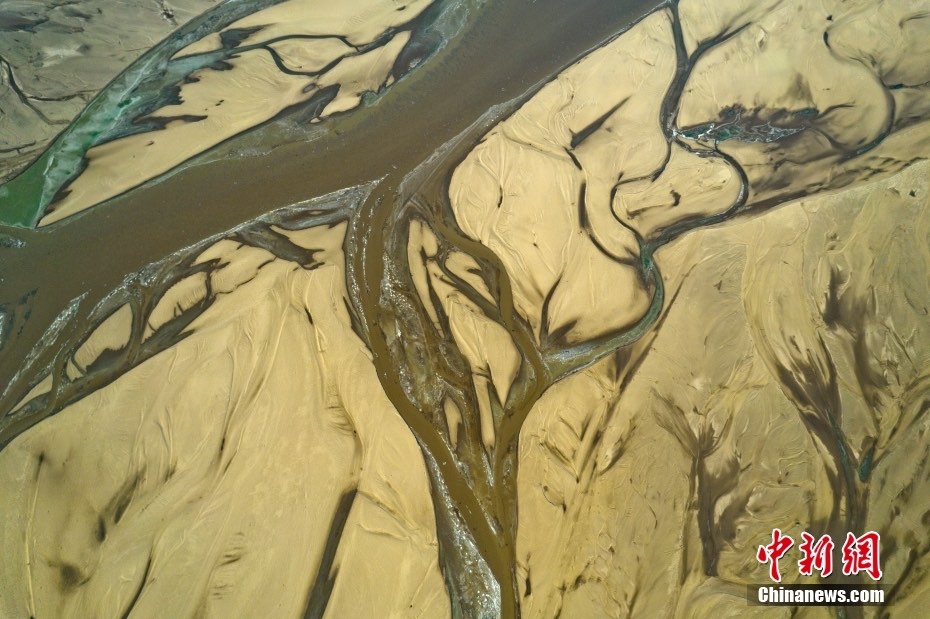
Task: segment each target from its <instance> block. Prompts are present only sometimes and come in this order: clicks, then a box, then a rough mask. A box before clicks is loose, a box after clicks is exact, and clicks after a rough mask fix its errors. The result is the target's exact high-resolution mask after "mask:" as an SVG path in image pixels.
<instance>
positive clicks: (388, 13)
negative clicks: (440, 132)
mask: <svg viewBox="0 0 930 619" xmlns="http://www.w3.org/2000/svg"><path fill="white" fill-rule="evenodd" d="M428 4H429V3H428V2H419V3H414V4H411V5H410V6H408V7H407V8H405V9H404V10H403V11H399V10H397V8H396V7H394V6H393V4H392V3H390V2H369V3H361V4H360V3H325V2H307V1H306V0H301V1H300V2H296V1H292V2H285V3H283V4H278V5H275V6H272V7H270V8H267V9H265V10H263V11H258V12H256V13H254V14H252V15H250V16H249V17H247V18H245V19H242V20H239V21H237V22H234V23H233V24H231V25H230V26H229V27H227V28H226V29H225V30H224V31H223V32H228V31H234V30H237V29H250V28H254V29H256V30H257V33H256V34H254V35H253V36H251V37H249V38H247V39H245V41H244V42H243V43H242V44H241V45H240V47H242V48H243V51H241V52H238V53H236V54H234V55H233V56H232V57H231V58H230V59H229V60H227V61H224V62H223V63H222V66H219V67H213V66H210V67H207V68H204V69H201V70H198V71H195V72H194V73H192V74H191V75H190V76H189V78H188V79H187V80H185V82H184V83H183V84H182V85H181V86H180V90H179V92H178V101H177V102H176V103H172V104H169V105H164V106H162V107H160V108H158V109H157V110H156V111H155V112H153V113H151V114H148V115H146V116H145V117H143V118H141V119H138V120H139V121H154V122H156V123H159V126H160V129H159V130H156V131H146V132H142V133H137V134H135V135H130V136H127V137H121V138H118V139H115V140H112V141H109V142H105V143H103V144H100V145H98V146H94V147H93V148H91V149H90V150H89V151H88V152H87V155H86V158H85V159H86V163H85V167H84V169H83V170H82V171H81V173H80V174H79V175H78V177H77V178H76V179H75V180H74V181H72V182H71V183H70V184H69V185H68V186H67V189H66V190H65V192H64V195H63V196H62V197H61V198H60V199H58V200H57V201H56V202H55V203H54V204H53V206H52V208H51V209H50V210H49V211H48V212H47V213H46V215H44V216H43V217H42V218H41V220H40V221H39V226H45V225H49V224H52V223H55V222H58V221H61V220H62V219H65V218H67V217H70V216H72V215H74V214H76V213H79V212H81V211H83V210H84V209H87V208H90V207H92V206H94V205H96V204H99V203H100V202H103V201H104V200H107V199H108V198H112V197H114V196H117V195H120V194H121V193H123V192H125V191H127V190H128V189H131V188H133V187H135V186H137V185H139V184H141V183H143V182H145V181H147V180H149V179H152V178H157V177H158V176H160V175H162V174H164V173H166V172H169V171H170V170H172V169H174V168H176V167H177V166H178V165H180V164H182V163H184V162H185V161H187V160H189V159H191V158H192V157H194V156H195V155H198V154H200V153H202V152H204V151H206V150H209V149H210V148H212V147H214V146H216V145H217V144H219V143H221V142H223V141H225V140H227V139H229V138H230V137H233V136H235V135H238V134H240V133H242V132H243V131H246V130H248V129H250V128H253V127H256V126H258V125H261V124H262V123H264V122H266V121H268V120H270V119H272V118H274V117H276V116H277V115H278V114H280V113H281V112H283V111H284V110H287V109H289V108H293V107H294V106H297V105H299V104H301V103H305V102H308V101H311V100H313V98H314V97H315V96H320V95H321V93H326V92H328V90H329V89H331V88H335V89H337V92H336V94H335V95H334V96H332V97H329V98H327V100H326V103H325V105H323V106H322V108H321V109H320V110H318V111H317V113H316V114H315V115H314V117H313V119H312V122H319V121H320V120H322V119H325V118H327V117H329V116H331V115H333V114H337V113H341V112H347V111H349V110H351V109H353V108H355V107H357V106H359V105H360V104H361V103H362V96H363V95H364V94H365V93H369V92H378V91H379V90H382V89H383V88H384V87H386V86H388V85H389V84H390V83H391V82H392V81H393V78H392V76H391V75H390V74H391V69H392V68H393V66H394V63H395V61H396V59H397V57H398V55H399V54H400V52H401V50H402V49H403V47H404V45H405V44H406V43H407V41H408V40H409V38H410V33H409V32H406V31H400V32H393V31H392V30H391V29H392V28H394V27H396V26H398V25H401V24H403V23H405V22H407V21H409V20H410V19H413V18H414V17H416V16H417V15H418V14H419V13H420V12H422V10H423V9H424V8H425V7H426V6H428ZM382 35H383V37H382ZM379 37H382V38H384V40H380V41H379V40H378V39H379ZM214 39H215V40H214ZM266 46H267V47H266ZM366 46H369V47H370V48H371V49H368V48H367V47H366ZM219 47H220V33H217V34H215V35H211V36H208V37H204V38H203V39H201V40H200V41H198V42H197V43H195V44H193V45H191V46H188V47H187V48H185V49H184V50H182V51H181V52H179V53H178V54H177V57H190V56H193V55H197V54H204V53H209V52H211V51H213V50H214V49H216V48H219ZM272 51H274V52H275V53H276V54H278V55H279V56H278V58H279V59H280V61H281V62H282V63H283V64H284V67H285V69H286V70H287V71H283V70H281V69H280V68H279V67H278V66H277V65H276V58H275V57H273V56H272V53H271V52H272Z"/></svg>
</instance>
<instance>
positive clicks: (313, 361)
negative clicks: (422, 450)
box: [0, 224, 448, 617]
mask: <svg viewBox="0 0 930 619" xmlns="http://www.w3.org/2000/svg"><path fill="white" fill-rule="evenodd" d="M344 232H345V225H344V224H343V225H342V226H339V227H335V228H329V229H326V228H315V229H312V230H310V231H309V232H302V233H300V234H294V235H291V238H292V239H294V240H295V242H299V243H300V244H302V245H303V246H306V247H309V248H313V249H314V250H315V251H316V252H317V253H316V254H315V258H316V260H317V263H316V264H315V266H314V268H312V269H302V268H300V267H297V266H296V265H295V264H294V263H292V262H289V261H286V260H281V259H278V258H276V257H275V256H274V255H272V254H270V253H268V252H267V251H264V250H260V249H256V248H254V247H248V246H243V245H242V244H240V243H236V242H233V241H229V240H221V241H219V242H217V243H216V244H214V245H212V246H210V247H209V248H207V249H206V250H205V251H203V252H202V253H201V254H200V255H199V256H198V260H202V261H221V262H220V264H222V265H223V266H222V267H221V268H219V270H218V271H217V272H216V273H215V274H213V275H210V276H208V275H206V274H204V273H201V274H199V275H198V276H191V277H190V278H188V279H195V280H198V281H197V285H194V284H191V283H188V279H185V280H182V281H181V282H180V283H178V284H175V286H173V287H172V288H171V289H170V290H169V291H168V292H167V293H166V294H165V295H164V297H163V298H162V299H161V300H160V302H159V303H158V304H157V305H156V308H155V310H154V312H153V314H152V316H153V318H151V319H150V321H149V324H150V326H149V328H148V330H147V331H148V332H149V333H150V332H151V331H152V329H153V328H154V329H155V330H156V331H157V330H158V328H159V326H160V325H163V324H164V323H162V322H161V321H162V320H163V319H168V320H170V318H172V317H174V316H178V315H181V314H182V313H183V312H184V311H185V310H189V309H190V308H191V307H193V306H195V305H196V304H198V303H201V302H203V300H204V299H205V295H206V294H207V292H206V288H205V286H204V283H205V282H206V281H207V280H209V281H210V285H211V292H210V294H212V295H215V302H214V303H212V305H211V306H210V308H209V309H208V310H207V311H205V312H204V313H203V314H202V315H200V316H199V317H198V318H197V319H196V320H195V321H194V322H193V323H191V325H190V329H191V331H192V335H191V336H190V337H188V338H185V339H183V340H182V341H180V342H178V343H176V344H175V345H174V346H172V347H170V348H169V349H168V350H165V351H164V352H162V353H160V354H158V355H156V356H154V357H153V358H151V359H150V360H148V361H147V362H145V363H144V364H142V365H140V366H138V367H137V368H135V369H133V370H132V371H130V372H128V373H126V374H124V375H122V376H120V377H119V378H118V379H116V380H115V381H114V382H112V383H110V384H109V385H108V386H107V387H105V388H103V389H101V390H98V391H96V392H94V393H93V394H91V395H89V396H87V397H86V398H83V399H81V400H80V401H79V402H77V403H76V404H75V405H74V406H73V407H70V408H69V409H68V410H67V411H66V412H64V413H62V414H59V415H57V416H55V417H54V418H52V419H49V420H48V421H47V422H46V423H43V424H41V425H40V426H37V427H36V428H35V430H34V431H32V432H29V433H27V435H24V436H23V437H22V439H21V440H17V441H16V442H14V443H13V444H11V445H10V446H9V447H8V448H7V449H5V450H4V451H3V452H2V456H0V470H2V472H0V477H2V479H3V482H2V483H0V494H2V500H0V502H2V504H3V505H5V506H7V508H6V509H4V510H3V516H2V518H3V523H4V526H3V527H2V531H3V533H2V539H0V546H2V547H3V548H4V549H5V553H6V556H7V561H9V562H10V563H11V564H17V565H23V566H25V569H22V570H3V575H2V576H0V591H3V592H4V594H3V595H2V596H0V599H2V602H0V604H2V607H0V614H3V615H4V616H10V617H13V616H17V615H18V614H19V613H20V610H22V609H28V612H29V613H30V614H32V615H33V616H36V617H41V616H56V617H88V616H111V615H119V614H123V613H128V612H129V611H130V608H131V609H132V611H131V612H132V613H133V615H136V616H166V615H171V616H178V617H181V616H192V615H201V616H204V615H224V616H253V617H257V616H292V615H299V614H300V615H302V613H303V612H304V611H305V610H306V608H307V606H308V600H309V598H308V591H309V590H311V589H313V588H314V587H316V588H320V587H322V588H323V589H325V587H326V583H327V579H328V578H331V577H335V575H336V574H337V573H338V574H339V578H338V579H337V580H336V581H335V584H333V583H332V582H330V583H329V587H330V588H331V592H329V593H330V594H331V597H330V599H329V603H328V608H329V611H328V612H330V613H335V616H372V615H377V614H382V613H383V614H387V615H391V614H394V615H395V616H397V615H399V614H404V613H406V611H407V609H409V608H411V606H412V607H415V608H417V609H418V610H417V613H418V614H419V615H421V616H428V617H441V616H444V615H446V614H447V613H448V601H447V599H446V593H445V590H444V587H443V584H442V580H441V576H440V573H439V568H438V563H437V553H436V538H435V530H434V527H435V525H434V522H433V514H432V508H431V504H430V499H429V490H428V487H427V480H426V475H425V471H424V468H423V464H422V458H421V457H420V455H419V450H418V448H417V446H416V443H415V442H414V440H413V437H412V436H411V435H410V433H409V431H407V429H406V427H405V426H404V425H403V423H402V421H401V420H400V418H399V417H398V416H397V415H396V413H395V412H394V410H393V408H392V407H391V406H390V403H389V402H388V401H387V399H386V398H385V396H384V395H383V393H382V392H381V389H380V386H379V383H378V381H377V378H376V376H375V374H374V369H373V366H372V360H371V355H370V353H369V352H368V351H367V349H366V348H365V347H364V345H363V344H362V342H361V341H360V340H359V339H358V337H357V336H355V335H354V334H353V332H352V330H351V325H350V322H349V318H348V315H347V310H346V306H345V305H344V303H343V299H344V297H345V294H346V292H345V275H344V271H343V266H342V265H343V262H344V260H343V257H342V252H341V249H340V245H341V243H342V239H343V235H344ZM162 307H165V308H167V313H166V310H162V309H161V308H162ZM127 316H128V317H129V318H131V316H132V313H131V311H130V310H129V306H126V305H124V306H122V308H121V309H119V310H117V311H116V312H115V313H114V314H113V315H112V316H111V317H110V318H108V319H107V320H106V321H104V322H103V323H102V324H101V325H100V327H99V328H98V329H97V330H96V331H94V333H93V335H92V336H91V338H90V339H88V341H87V342H86V343H85V344H84V345H83V346H82V347H81V348H80V349H79V350H78V353H77V355H75V357H74V359H75V362H76V364H77V365H78V367H79V368H81V367H86V366H87V365H90V364H92V362H93V359H95V358H97V357H99V355H100V354H104V353H105V351H106V350H110V351H112V350H114V349H117V348H119V345H120V343H125V341H126V339H128V336H129V331H128V330H127V329H125V327H126V326H127V324H126V317H127ZM159 316H161V318H159ZM123 338H125V339H123ZM94 352H97V353H99V354H98V355H94V354H93V353H94ZM156 385H158V388H157V389H155V388H154V386H156ZM91 446H95V447H92V448H90V447H91ZM24 527H25V528H24ZM334 528H336V529H337V530H339V531H340V533H341V537H342V539H343V541H342V544H340V545H339V547H338V551H336V548H335V547H333V548H332V551H336V552H335V554H332V555H331V556H329V555H327V552H329V551H328V550H327V548H328V546H327V536H328V535H330V534H331V533H332V531H333V529H334ZM343 529H344V533H342V530H343ZM24 535H25V540H28V541H25V542H24V537H23V536H24ZM353 548H354V549H357V550H352V549H353ZM321 566H324V567H322V568H321ZM317 570H321V577H320V578H319V579H318V582H316V583H315V582H314V580H313V576H314V574H315V573H316V571H317ZM386 573H390V574H392V576H391V578H390V579H386V578H385V574H386ZM244 581H248V583H249V584H247V585H246V584H245V582H244ZM321 583H322V585H321ZM388 583H390V586H385V585H386V584H388ZM359 591H365V595H359V594H358V592H359ZM14 592H15V593H14ZM317 603H318V602H317Z"/></svg>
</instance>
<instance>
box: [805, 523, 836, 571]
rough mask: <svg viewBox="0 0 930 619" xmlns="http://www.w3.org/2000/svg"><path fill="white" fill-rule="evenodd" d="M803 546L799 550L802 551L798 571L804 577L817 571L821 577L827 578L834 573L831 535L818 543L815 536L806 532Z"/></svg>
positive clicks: (825, 536) (822, 538)
mask: <svg viewBox="0 0 930 619" xmlns="http://www.w3.org/2000/svg"><path fill="white" fill-rule="evenodd" d="M801 539H802V541H801V544H800V545H799V546H798V549H799V550H800V551H801V560H800V561H798V569H799V571H800V572H801V575H802V576H811V575H812V574H813V573H814V570H815V569H816V570H817V571H818V572H820V576H821V577H823V578H826V577H827V576H829V575H830V574H832V573H833V546H834V544H833V539H831V538H830V536H829V535H824V536H823V537H821V538H820V539H818V540H817V541H816V542H815V541H814V536H813V535H811V534H810V533H808V532H807V531H805V532H804V533H801Z"/></svg>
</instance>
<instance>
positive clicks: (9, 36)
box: [0, 0, 214, 180]
mask: <svg viewBox="0 0 930 619" xmlns="http://www.w3.org/2000/svg"><path fill="white" fill-rule="evenodd" d="M213 4H214V2H212V1H211V0H171V2H170V3H168V2H165V1H164V0H158V1H156V2H121V3H120V4H119V6H118V7H116V6H113V5H112V4H111V3H108V2H98V1H94V0H82V1H81V2H73V1H71V0H51V1H49V2H41V3H39V2H7V3H4V5H3V6H2V7H0V109H3V114H2V115H0V180H5V179H7V178H9V177H10V176H12V175H13V174H15V173H16V172H18V171H19V170H20V169H22V168H23V167H24V166H26V165H27V164H28V163H29V162H30V161H31V160H32V159H34V158H35V157H36V155H38V154H39V153H40V152H41V151H42V150H43V149H44V148H45V147H46V146H47V145H48V143H49V142H50V141H51V140H52V139H53V138H54V137H55V135H56V134H57V133H58V132H59V131H61V130H62V129H63V128H64V127H65V126H66V125H67V124H68V123H69V122H70V121H71V119H73V118H74V117H75V116H76V115H77V113H78V112H80V111H81V108H83V107H84V106H85V105H86V104H87V102H88V101H90V99H91V98H92V97H93V96H94V95H95V94H97V92H98V91H99V90H100V89H101V88H103V87H104V86H105V85H106V84H107V82H109V81H110V80H111V79H113V78H114V77H115V76H116V75H117V74H118V73H119V72H120V71H121V70H123V69H124V68H125V67H126V66H127V65H129V64H130V63H131V62H132V61H133V60H135V59H136V58H137V57H138V56H140V55H141V54H142V53H143V52H145V50H147V49H148V48H149V47H151V46H153V45H155V44H156V43H158V41H159V40H160V39H162V38H163V37H165V36H166V35H167V34H169V33H170V32H171V31H172V30H174V29H176V28H177V27H178V26H180V25H182V24H184V23H185V22H187V21H188V20H189V19H191V18H193V17H194V16H196V15H197V14H199V13H201V12H203V11H205V10H207V9H209V8H210V7H211V6H213Z"/></svg>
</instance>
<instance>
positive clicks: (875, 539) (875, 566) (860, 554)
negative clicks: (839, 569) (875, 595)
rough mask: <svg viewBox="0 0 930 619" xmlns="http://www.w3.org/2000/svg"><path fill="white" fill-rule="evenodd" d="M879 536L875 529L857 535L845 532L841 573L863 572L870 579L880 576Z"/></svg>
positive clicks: (848, 574) (850, 574)
mask: <svg viewBox="0 0 930 619" xmlns="http://www.w3.org/2000/svg"><path fill="white" fill-rule="evenodd" d="M880 543H881V537H880V536H879V534H878V533H876V532H875V531H869V532H868V533H864V534H863V535H860V536H859V537H856V536H855V535H853V534H852V533H847V534H846V541H845V542H844V543H843V574H844V575H846V576H852V575H854V574H858V573H859V572H865V573H866V574H868V575H869V576H870V577H871V578H872V580H878V579H880V578H881V577H882V568H881V565H880V559H879V544H880Z"/></svg>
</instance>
